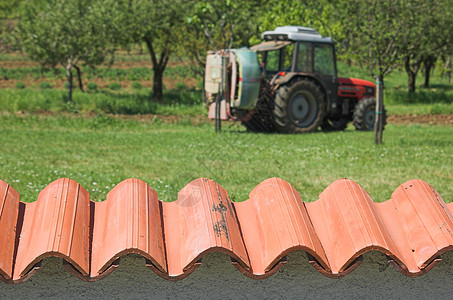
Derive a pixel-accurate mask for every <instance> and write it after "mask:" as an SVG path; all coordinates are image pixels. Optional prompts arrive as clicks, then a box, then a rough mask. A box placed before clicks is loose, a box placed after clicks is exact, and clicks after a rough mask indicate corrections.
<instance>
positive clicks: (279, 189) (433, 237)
mask: <svg viewBox="0 0 453 300" xmlns="http://www.w3.org/2000/svg"><path fill="white" fill-rule="evenodd" d="M0 201H1V202H0V279H1V280H3V281H6V282H21V281H23V280H26V279H27V278H28V277H30V276H31V275H32V274H33V273H34V272H35V271H36V270H37V269H39V263H40V261H41V260H42V259H43V258H45V257H48V256H58V257H61V258H63V259H64V262H65V267H67V268H68V269H69V270H70V271H71V272H72V273H73V274H75V275H76V276H78V277H79V278H82V279H84V280H87V281H94V280H99V279H101V278H103V277H104V276H106V275H108V274H109V273H110V272H112V271H113V270H114V269H115V268H116V267H117V266H118V260H119V258H121V256H123V255H125V254H127V253H137V254H140V255H142V256H143V257H145V258H146V261H147V266H148V267H149V268H151V269H153V270H154V271H155V272H156V273H157V274H158V275H160V276H162V277H164V278H166V279H169V280H176V279H181V278H183V277H185V276H187V275H188V274H190V273H191V272H193V271H194V270H195V269H196V268H197V267H198V266H199V264H200V261H201V258H202V256H203V255H204V254H206V253H208V252H212V251H221V252H224V253H227V254H228V255H230V256H231V258H232V260H233V264H234V265H235V266H236V267H237V268H238V269H239V270H240V271H241V272H242V273H244V274H245V275H247V276H249V277H251V278H264V277H267V276H270V275H272V274H273V273H275V272H276V271H277V270H278V269H279V268H280V267H281V266H282V265H283V264H284V263H285V255H286V254H288V253H289V252H292V251H295V250H303V251H305V252H307V254H308V257H309V262H310V263H311V264H312V265H313V266H314V267H315V268H316V269H317V270H319V271H320V272H321V273H323V274H324V275H326V276H328V277H333V278H338V277H342V276H344V275H346V274H348V273H349V272H351V271H353V270H354V268H356V267H357V266H358V265H359V264H360V262H361V255H362V254H363V253H364V252H366V251H369V250H378V251H381V252H383V253H385V254H386V255H387V256H388V257H389V259H390V262H391V263H392V264H393V265H394V266H395V267H396V268H397V269H398V270H399V271H400V272H402V273H403V274H405V275H407V276H419V275H421V274H423V273H425V272H427V271H428V270H430V269H431V268H432V267H433V266H434V264H435V263H436V262H438V261H439V260H440V258H439V255H441V254H442V253H444V252H446V251H449V250H453V217H452V214H453V203H450V204H445V203H444V202H443V200H442V198H441V197H440V195H439V194H438V193H437V192H436V191H435V190H434V189H433V188H432V187H431V186H430V185H429V184H427V183H425V182H423V181H421V180H410V181H408V182H406V183H404V184H402V185H401V186H400V187H398V188H397V189H396V190H395V192H394V193H393V194H392V197H391V199H390V200H388V201H386V202H384V203H374V202H373V201H372V199H371V198H370V196H369V195H368V193H367V192H366V191H365V190H364V189H362V188H361V187H360V186H359V185H358V184H357V183H355V182H353V181H351V180H348V179H340V180H337V181H335V182H334V183H332V184H331V185H329V186H328V187H327V188H326V189H325V190H324V192H323V193H321V195H320V197H319V200H318V201H315V202H312V203H304V202H303V201H302V199H301V197H300V194H299V193H298V192H297V191H296V190H295V189H294V188H293V187H292V186H291V185H290V184H289V183H288V182H285V181H283V180H281V179H279V178H271V179H268V180H266V181H264V182H262V183H261V184H259V185H258V186H257V187H256V188H255V189H254V190H253V191H252V192H251V193H250V199H249V200H246V201H244V202H238V203H232V202H231V201H230V199H229V196H228V193H227V191H225V190H224V189H223V188H222V187H221V186H220V185H218V184H217V183H216V182H214V181H212V180H209V179H204V178H199V179H196V180H194V181H192V182H191V183H189V184H188V185H187V186H185V187H184V188H183V189H182V190H181V191H180V192H179V194H178V199H177V201H175V202H161V201H159V200H158V197H157V194H156V192H155V191H154V190H153V189H151V188H150V187H149V186H148V185H147V184H146V183H145V182H143V181H141V180H138V179H127V180H125V181H123V182H121V183H120V184H118V185H117V186H116V187H115V188H114V189H113V190H111V191H110V193H109V194H108V196H107V201H104V202H96V203H95V202H92V201H90V199H89V194H88V192H87V191H86V190H85V189H84V188H82V187H81V186H80V185H79V184H78V183H76V182H75V181H72V180H70V179H59V180H56V181H54V182H52V183H51V184H49V185H48V186H47V187H46V188H45V189H44V190H42V191H41V193H40V194H39V196H38V200H37V201H36V202H33V203H22V202H19V194H18V193H17V192H16V191H15V190H14V189H13V188H12V187H10V186H9V185H8V184H6V183H5V182H3V181H0Z"/></svg>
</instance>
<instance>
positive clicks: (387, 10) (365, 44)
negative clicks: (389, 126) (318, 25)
mask: <svg viewBox="0 0 453 300" xmlns="http://www.w3.org/2000/svg"><path fill="white" fill-rule="evenodd" d="M420 3H422V1H421V0H409V1H400V0H388V1H374V0H340V1H337V2H335V4H336V8H335V13H336V15H337V18H338V19H339V20H342V23H343V26H344V27H345V28H346V29H347V32H346V35H345V39H344V41H342V42H343V45H346V47H347V48H348V49H349V50H350V51H351V52H352V54H353V55H354V57H355V59H357V60H358V61H359V62H360V64H361V65H362V67H364V68H365V69H367V70H368V72H369V73H370V75H371V76H373V77H374V78H375V79H376V89H377V101H376V122H375V126H374V140H375V143H376V144H380V143H382V130H383V102H384V99H383V98H384V95H383V89H384V78H385V76H387V75H388V74H390V73H391V72H392V71H393V70H394V69H395V68H397V67H398V66H399V64H400V63H401V61H402V58H403V55H404V51H405V50H406V49H409V48H412V47H414V44H415V43H417V42H419V40H417V39H416V38H413V37H414V32H412V30H413V28H417V34H418V35H419V37H421V35H422V34H423V32H420V31H423V28H420V27H418V25H419V24H417V19H416V18H414V16H413V13H414V12H413V10H414V9H419V8H420Z"/></svg>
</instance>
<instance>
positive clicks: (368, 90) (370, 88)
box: [365, 87, 374, 96]
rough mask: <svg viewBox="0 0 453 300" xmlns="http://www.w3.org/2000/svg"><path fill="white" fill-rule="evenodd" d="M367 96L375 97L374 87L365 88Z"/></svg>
mask: <svg viewBox="0 0 453 300" xmlns="http://www.w3.org/2000/svg"><path fill="white" fill-rule="evenodd" d="M365 94H366V95H369V96H373V95H374V88H372V87H366V88H365Z"/></svg>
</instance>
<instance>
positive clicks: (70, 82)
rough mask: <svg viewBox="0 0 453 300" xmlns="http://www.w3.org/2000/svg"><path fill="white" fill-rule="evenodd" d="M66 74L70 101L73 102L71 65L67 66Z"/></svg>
mask: <svg viewBox="0 0 453 300" xmlns="http://www.w3.org/2000/svg"><path fill="white" fill-rule="evenodd" d="M66 76H67V77H68V102H72V71H71V65H68V66H66Z"/></svg>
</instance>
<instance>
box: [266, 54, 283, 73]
mask: <svg viewBox="0 0 453 300" xmlns="http://www.w3.org/2000/svg"><path fill="white" fill-rule="evenodd" d="M265 59H266V61H265V66H266V67H265V68H266V71H267V72H270V73H276V72H278V69H279V66H280V49H278V50H272V51H267V52H266V55H265Z"/></svg>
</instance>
